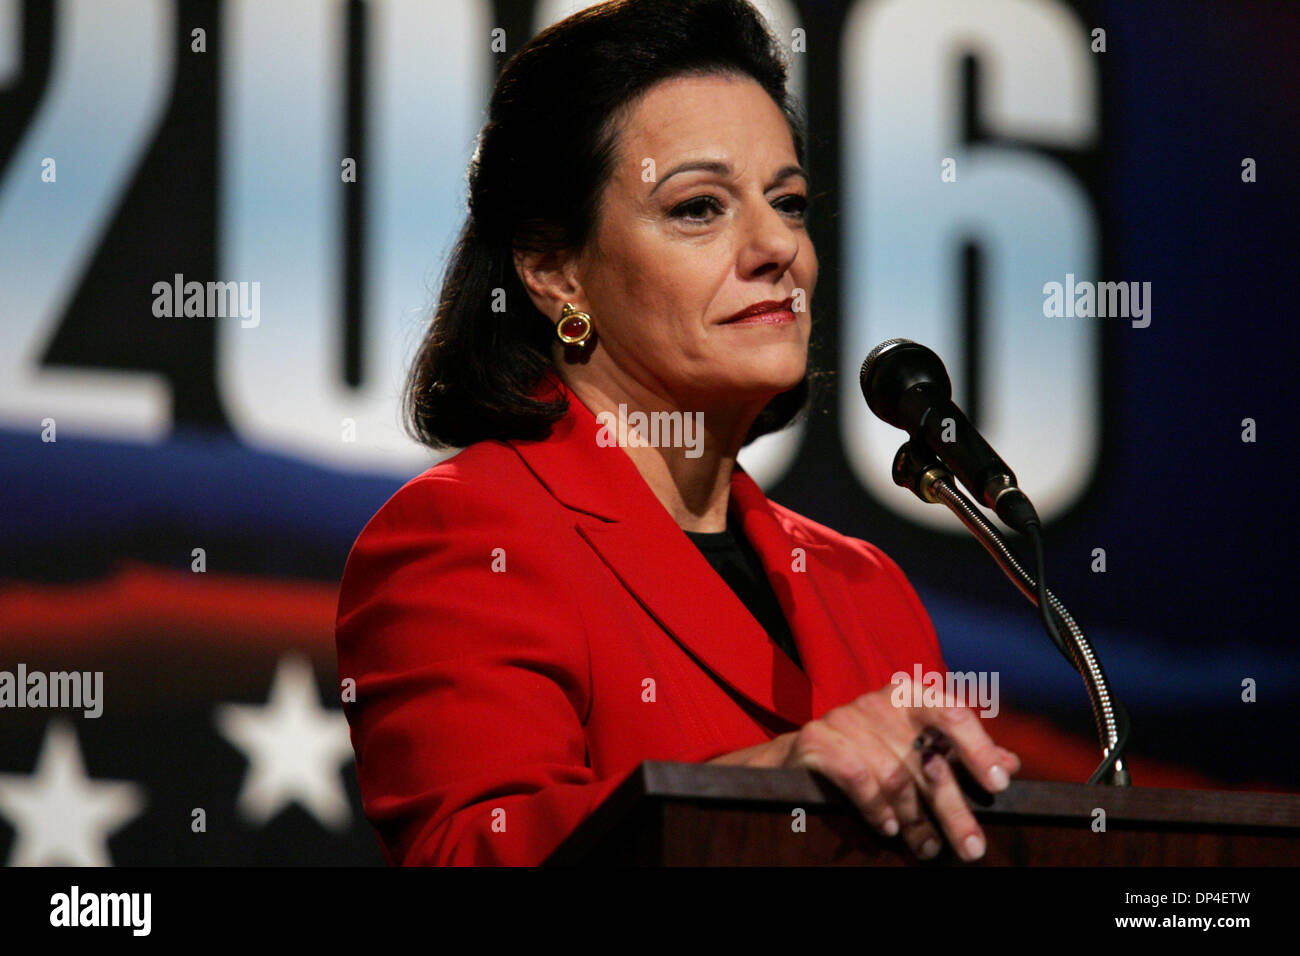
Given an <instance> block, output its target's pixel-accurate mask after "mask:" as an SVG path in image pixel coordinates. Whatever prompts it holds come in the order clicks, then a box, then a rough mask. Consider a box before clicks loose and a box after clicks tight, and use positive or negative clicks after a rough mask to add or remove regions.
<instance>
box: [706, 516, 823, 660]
mask: <svg viewBox="0 0 1300 956" xmlns="http://www.w3.org/2000/svg"><path fill="white" fill-rule="evenodd" d="M686 537H688V538H690V539H691V541H692V542H693V543H694V544H695V546H696V547H697V548H699V549H700V553H701V554H703V555H704V557H705V559H706V560H707V561H708V562H709V564H711V565H713V570H715V571H717V572H718V574H719V575H721V576H722V580H724V581H726V582H727V585H728V587H730V588H731V590H733V591H734V592H736V597H738V598H740V603H741V604H743V605H745V607H747V608H748V609H749V613H750V614H752V615H754V617H755V619H756V620H757V621H758V623H759V624H761V625H762V626H763V629H764V630H765V631H767V634H768V637H770V638H771V639H772V640H773V641H774V642H775V643H776V645H777V646H778V647H780V648H781V650H783V651H785V652H786V654H787V655H789V657H790V659H791V660H792V661H794V662H795V664H796V665H798V667H799V668H800V669H801V670H802V669H803V663H802V662H801V661H800V660H799V651H798V650H797V649H796V648H795V646H794V635H793V634H791V633H790V625H789V624H787V623H786V620H785V612H783V611H782V610H781V605H780V603H779V602H778V601H777V599H776V592H775V591H773V590H772V583H771V582H770V581H769V580H768V579H767V571H765V570H764V569H763V562H762V561H761V560H760V559H759V557H758V553H757V552H755V551H754V549H753V547H751V546H750V543H749V541H748V539H747V538H746V537H745V533H744V532H743V531H742V530H741V528H740V524H739V522H737V521H736V519H735V518H734V517H732V516H731V515H730V514H728V515H727V530H726V531H687V532H686Z"/></svg>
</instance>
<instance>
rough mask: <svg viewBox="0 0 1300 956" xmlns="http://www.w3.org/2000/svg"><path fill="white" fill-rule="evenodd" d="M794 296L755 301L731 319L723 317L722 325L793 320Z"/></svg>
mask: <svg viewBox="0 0 1300 956" xmlns="http://www.w3.org/2000/svg"><path fill="white" fill-rule="evenodd" d="M793 308H794V297H793V296H792V297H790V298H788V299H786V300H784V301H783V302H777V301H774V300H772V299H768V300H766V301H763V302H755V303H754V304H753V305H751V306H749V307H747V308H744V309H741V310H740V311H739V312H737V313H736V314H735V315H733V316H732V317H731V318H729V319H723V320H722V322H721V323H720V324H721V325H731V324H736V325H777V324H780V323H782V322H793V321H794V320H795V319H794V311H793Z"/></svg>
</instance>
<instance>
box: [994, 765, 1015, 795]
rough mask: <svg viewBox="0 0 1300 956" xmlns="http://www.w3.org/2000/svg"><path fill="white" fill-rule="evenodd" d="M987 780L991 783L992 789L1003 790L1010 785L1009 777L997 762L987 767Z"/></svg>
mask: <svg viewBox="0 0 1300 956" xmlns="http://www.w3.org/2000/svg"><path fill="white" fill-rule="evenodd" d="M989 782H990V783H992V784H993V789H994V790H1005V789H1007V787H1009V786H1011V778H1010V777H1008V776H1007V772H1006V771H1005V770H1003V769H1002V767H1001V766H1000V765H998V764H994V765H993V766H992V767H990V768H989Z"/></svg>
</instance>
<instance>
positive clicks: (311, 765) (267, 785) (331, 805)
mask: <svg viewBox="0 0 1300 956" xmlns="http://www.w3.org/2000/svg"><path fill="white" fill-rule="evenodd" d="M216 722H217V729H218V730H220V731H221V734H222V736H223V737H225V738H226V739H227V740H229V741H230V742H231V743H232V744H233V745H234V746H235V747H237V748H238V749H239V750H241V751H243V753H244V755H245V756H246V757H247V758H248V762H249V768H248V774H247V776H245V778H244V786H243V789H242V790H240V793H239V804H238V805H239V810H240V812H241V813H242V814H243V815H244V817H245V819H247V820H250V821H251V822H253V823H256V824H258V825H264V824H266V823H267V822H268V821H269V820H270V819H271V818H272V817H274V816H275V815H276V814H277V813H279V812H280V810H282V809H283V808H284V807H286V806H288V805H289V804H290V803H293V802H295V801H296V802H298V803H300V804H301V805H302V806H303V807H305V808H306V809H307V811H308V812H309V813H311V814H312V815H313V816H314V817H316V819H317V820H319V821H320V822H321V825H322V826H325V827H327V828H329V829H331V830H342V829H345V828H346V827H347V826H348V824H349V823H350V822H351V820H352V808H351V807H350V806H349V805H348V798H347V794H346V793H345V792H344V790H343V780H342V778H341V776H340V775H339V764H340V763H342V762H343V761H344V760H345V759H351V758H352V742H351V740H350V738H349V736H348V722H347V718H345V717H344V716H343V713H342V711H333V712H332V711H329V710H326V709H325V708H323V707H321V706H320V697H319V694H318V691H317V689H316V679H315V677H314V676H313V675H312V670H311V664H310V663H309V662H308V661H307V659H306V658H305V657H302V656H300V655H292V656H289V657H283V658H281V659H280V663H279V666H278V667H277V668H276V671H275V680H274V682H273V683H272V685H271V695H270V699H269V700H268V701H267V704H266V706H265V707H259V706H254V705H248V704H222V705H220V706H219V707H217V713H216Z"/></svg>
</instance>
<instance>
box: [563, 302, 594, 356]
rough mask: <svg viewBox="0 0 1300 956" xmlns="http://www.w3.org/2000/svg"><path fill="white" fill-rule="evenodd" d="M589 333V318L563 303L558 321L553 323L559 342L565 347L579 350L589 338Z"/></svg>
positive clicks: (590, 327)
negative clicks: (568, 346) (576, 347)
mask: <svg viewBox="0 0 1300 956" xmlns="http://www.w3.org/2000/svg"><path fill="white" fill-rule="evenodd" d="M591 332H592V325H591V316H590V315H588V314H587V313H586V312H582V311H580V310H578V309H575V308H574V307H573V306H572V305H571V304H570V303H568V302H566V303H564V309H563V310H562V311H561V312H560V321H558V322H556V323H555V334H556V335H557V336H559V339H560V341H561V342H563V343H564V344H565V345H576V346H578V347H579V348H581V347H582V346H584V345H586V344H587V340H588V339H589V338H591Z"/></svg>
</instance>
